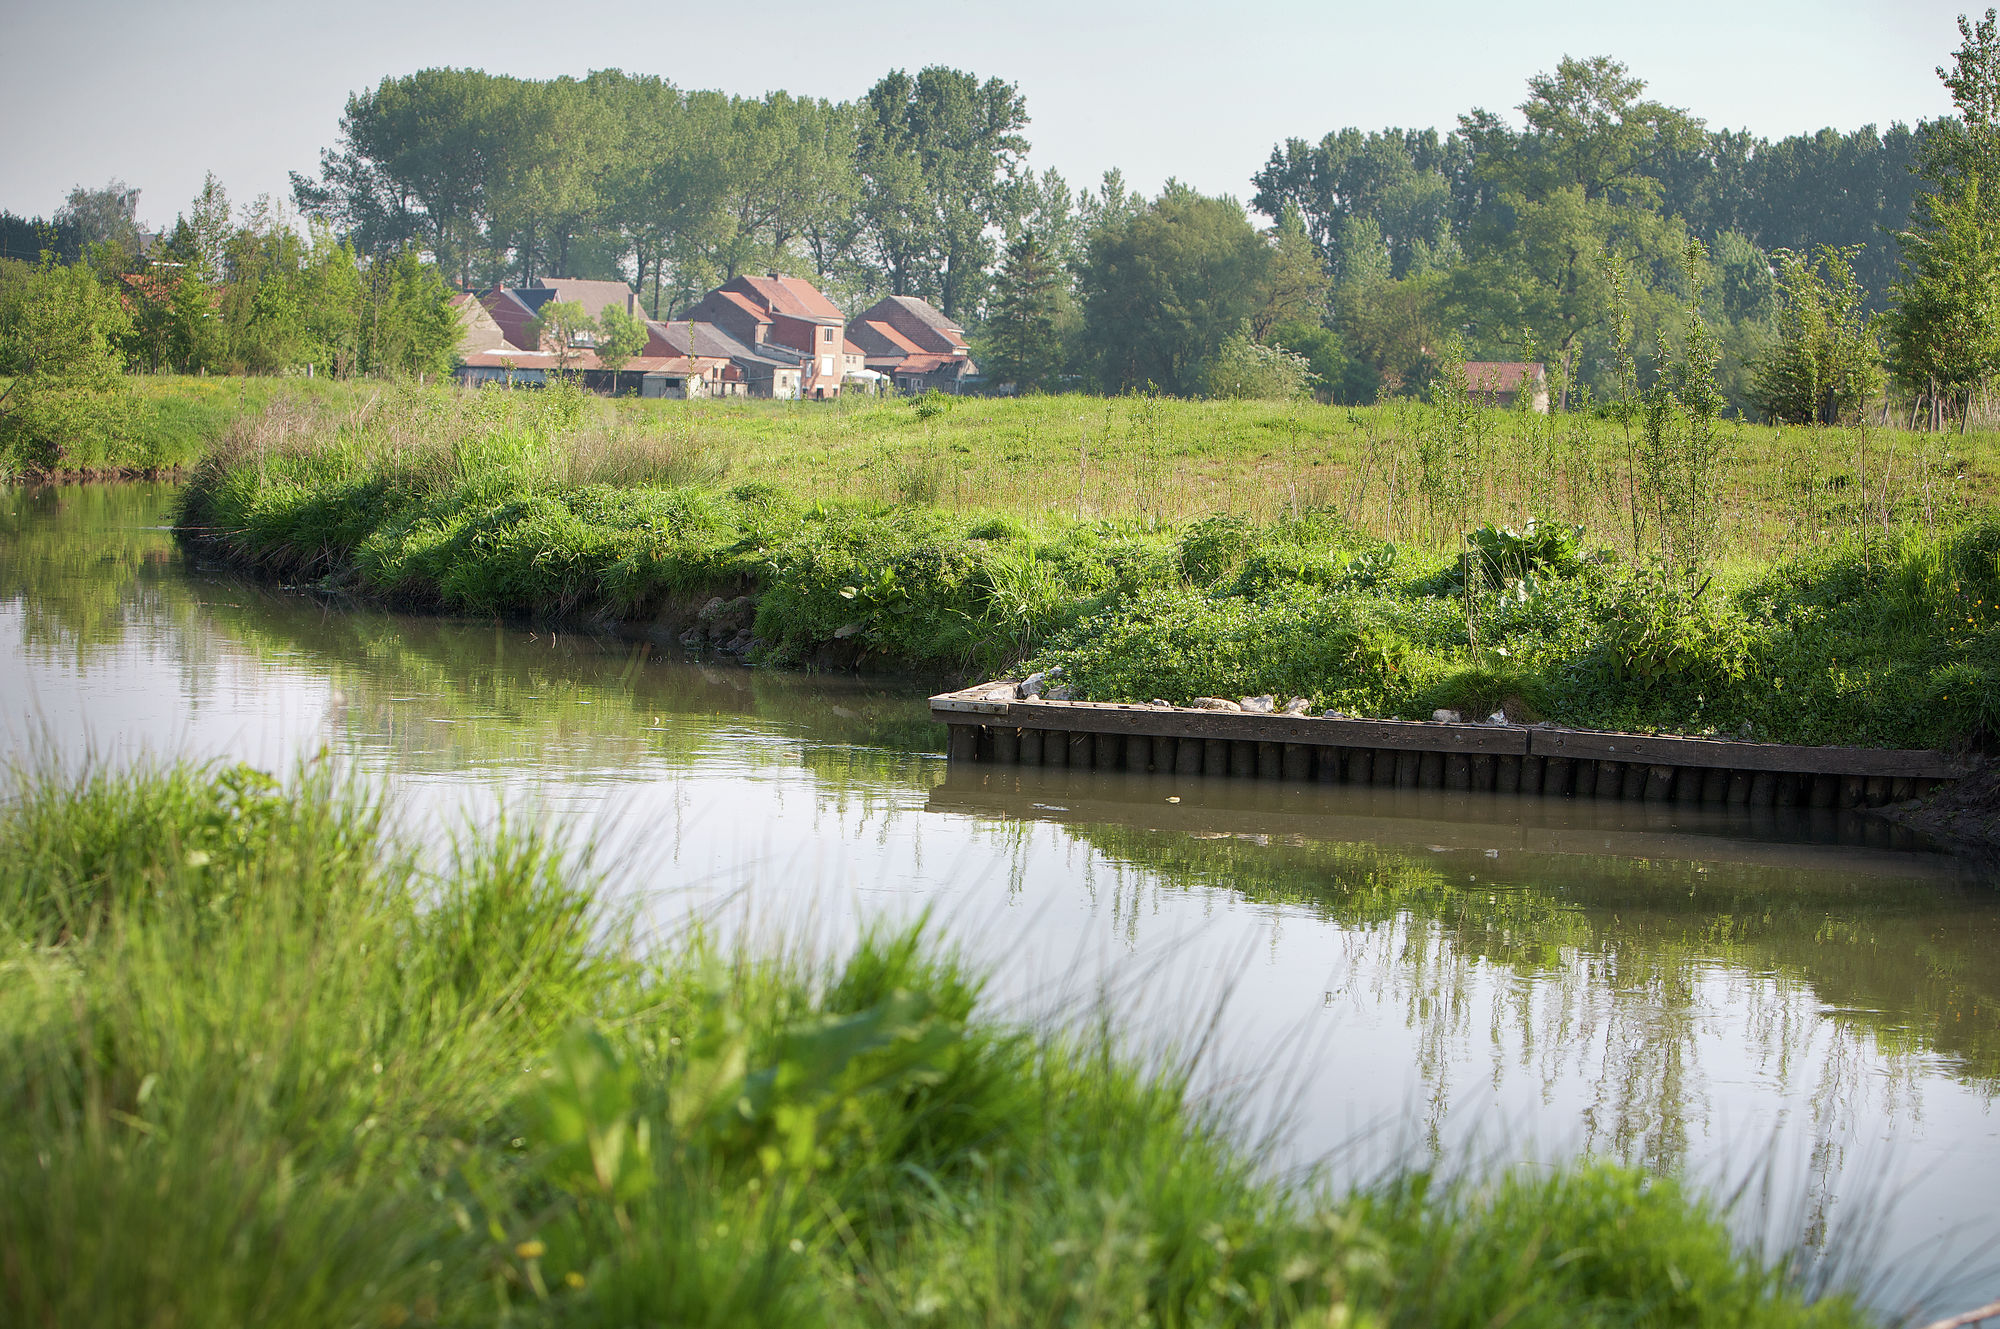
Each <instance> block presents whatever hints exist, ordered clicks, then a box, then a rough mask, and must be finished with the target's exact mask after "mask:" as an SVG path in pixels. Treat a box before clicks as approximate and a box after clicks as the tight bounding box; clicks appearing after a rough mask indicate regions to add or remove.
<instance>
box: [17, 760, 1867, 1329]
mask: <svg viewBox="0 0 2000 1329" xmlns="http://www.w3.org/2000/svg"><path fill="white" fill-rule="evenodd" d="M298 781H299V783H297V784H294V785H293V786H291V787H284V786H281V785H280V784H279V783H278V782H276V781H273V780H271V779H269V778H268V777H265V776H262V775H260V774H258V773H256V772H254V771H250V770H247V769H244V768H193V767H175V768H169V769H156V770H136V771H107V770H98V771H94V772H89V773H85V774H83V775H81V776H77V777H56V776H51V775H43V776H39V777H32V778H26V779H23V780H22V781H21V782H20V783H19V785H18V787H17V788H16V789H15V790H14V791H13V792H12V794H11V795H10V796H9V797H8V799H7V800H6V801H5V802H4V803H0V966H4V969H5V973H6V981H5V982H4V983H0V1316H4V1318H5V1319H6V1320H7V1321H8V1322H10V1323H21V1324H62V1325H73V1326H94V1325H103V1326H112V1325H117V1326H126V1325H133V1324H148V1325H167V1324H195V1323H199V1324H204V1325H216V1326H233V1325H245V1326H248V1325H271V1324H284V1325H287V1326H297V1327H302V1329H303V1327H310V1326H319V1325H325V1326H359V1325H382V1324H446V1325H456V1324H468V1325H469V1324H475V1323H476V1324H486V1325H491V1324H537V1325H539V1324H547V1325H606V1326H611V1325H618V1326H627V1325H632V1324H637V1323H646V1324H654V1323H657V1324H675V1325H716V1326H722V1325H731V1326H735V1325H764V1324H768V1325H774V1326H775V1325H784V1326H800V1325H805V1326H811V1325H960V1324H968V1323H977V1324H985V1325H1014V1324H1020V1325H1027V1324H1035V1325H1070V1324H1074V1325H1101V1324H1111V1323H1131V1324H1163V1325H1190V1326H1192V1325H1280V1324H1311V1325H1322V1326H1323V1325H1332V1324H1342V1325H1354V1326H1359V1325H1381V1326H1389V1325H1425V1326H1456V1325H1465V1326H1473V1325H1489V1324H1491V1323H1493V1322H1494V1321H1495V1319H1496V1317H1498V1318H1500V1319H1502V1320H1505V1321H1506V1322H1508V1323H1514V1324H1522V1325H1605V1324H1631V1325H1655V1326H1669V1325H1690V1326H1692V1325H1704V1326H1731V1325H1743V1326H1749V1325H1778V1326H1783V1325H1823V1326H1838V1325H1851V1324H1860V1323H1865V1322H1867V1321H1866V1317H1864V1316H1863V1315H1862V1314H1861V1313H1859V1312H1858V1311H1857V1310H1855V1309H1854V1307H1853V1305H1852V1304H1851V1303H1850V1302H1849V1301H1848V1300H1847V1299H1846V1298H1844V1297H1841V1296H1834V1297H1831V1298H1828V1299H1825V1300H1819V1301H1808V1300H1807V1298H1806V1297H1805V1296H1804V1294H1803V1293H1801V1292H1800V1291H1799V1290H1797V1289H1796V1288H1795V1287H1793V1286H1792V1285H1791V1284H1790V1282H1789V1279H1788V1274H1787V1270H1788V1268H1792V1267H1793V1266H1791V1265H1790V1264H1789V1262H1788V1261H1787V1260H1785V1259H1783V1258H1779V1259H1777V1260H1776V1261H1775V1262H1773V1263H1771V1264H1763V1263H1760V1262H1759V1261H1757V1260H1756V1259H1754V1258H1751V1257H1748V1256H1745V1255H1743V1254H1740V1253H1739V1252H1737V1251H1736V1250H1734V1249H1733V1248H1732V1246H1731V1243H1730V1240H1729V1238H1728V1236H1727V1234H1726V1233H1725V1231H1724V1229H1723V1227H1722V1225H1721V1223H1720V1222H1719V1221H1718V1219H1717V1217H1716V1215H1715V1213H1714V1211H1713V1210H1712V1209H1710V1208H1709V1207H1708V1206H1707V1205H1706V1204H1705V1203H1704V1202H1703V1201H1701V1200H1700V1199H1699V1198H1698V1197H1696V1196H1694V1195H1692V1194H1691V1193H1689V1192H1688V1191H1686V1190H1685V1189H1684V1188H1682V1187H1681V1186H1680V1185H1678V1184H1676V1183H1675V1182H1673V1181H1672V1180H1670V1179H1661V1178H1653V1179H1650V1180H1649V1179H1646V1178H1643V1177H1642V1176H1641V1175H1640V1174H1638V1173H1635V1172H1632V1171H1628V1170H1626V1169H1623V1168H1619V1167H1615V1166H1610V1165H1606V1164H1598V1163H1591V1162H1584V1163H1580V1164H1577V1165H1575V1166H1573V1167H1570V1168H1568V1169H1565V1170H1561V1171H1558V1172H1556V1173H1554V1174H1547V1173H1543V1174H1535V1175H1530V1174H1518V1175H1508V1176H1500V1177H1494V1178H1491V1179H1490V1180H1488V1181H1486V1182H1483V1183H1458V1184H1449V1185H1448V1184H1446V1183H1444V1182H1442V1181H1439V1180H1437V1179H1435V1178H1433V1177H1428V1176H1425V1175H1405V1176H1401V1177H1397V1178H1393V1179H1390V1180H1387V1181H1385V1182H1383V1183H1381V1184H1379V1185H1376V1186H1374V1187H1371V1188H1369V1189H1367V1190H1365V1191H1358V1192H1347V1193H1336V1192H1333V1191H1331V1190H1328V1189H1327V1188H1325V1187H1322V1186H1319V1185H1316V1184H1314V1183H1312V1182H1310V1181H1292V1182H1280V1181H1276V1180H1272V1179H1271V1178H1270V1175H1269V1170H1268V1168H1267V1167H1265V1166H1264V1162H1265V1160H1263V1159H1262V1158H1260V1156H1259V1155H1258V1154H1257V1152H1256V1151H1255V1150H1253V1149H1249V1148H1246V1147H1245V1146H1244V1144H1243V1143H1242V1142H1241V1141H1239V1140H1238V1138H1237V1136H1236V1132H1235V1131H1234V1129H1233V1128H1232V1124H1231V1121H1230V1120H1229V1118H1228V1117H1227V1115H1226V1114H1224V1113H1221V1112H1218V1111H1215V1110H1205V1109H1202V1108H1199V1107H1194V1106H1190V1105H1189V1103H1188V1102H1187V1099H1186V1093H1185V1090H1186V1080H1185V1076H1184V1073H1183V1072H1180V1071H1176V1070H1173V1069H1168V1070H1165V1071H1156V1072H1141V1071H1139V1070H1137V1069H1136V1068H1135V1067H1134V1065H1133V1064H1132V1063H1130V1062H1128V1061H1127V1060H1126V1059H1125V1058H1124V1057H1123V1056H1122V1055H1121V1054H1120V1053H1119V1052H1118V1050H1117V1049H1116V1048H1115V1046H1113V1045H1112V1043H1111V1042H1110V1041H1108V1039H1107V1038H1105V1037H1104V1036H1102V1035H1097V1034H1091V1033H1087V1032H1086V1033H1060V1032H1056V1031H1053V1030H1046V1029H1034V1028H1018V1027H1010V1026H1006V1025H1002V1024H997V1023H995V1022H993V1021H992V1020H991V1019H990V1018H987V1017H984V1016H982V1015H981V1014H980V1013H979V982H978V979H977V976H976V975H972V974H969V973H967V972H966V971H965V970H964V968H963V967H962V966H960V965H958V964H957V963H955V962H954V961H953V960H952V959H951V958H950V957H949V955H947V954H944V953H942V952H940V951H939V950H938V949H937V948H935V947H934V946H933V945H931V944H929V943H928V942H927V941H926V939H925V938H924V936H923V935H922V934H921V933H901V934H882V935H877V936H874V937H872V938H870V939H868V940H866V941H864V942H863V943H862V944H861V945H860V946H859V948H858V949H857V950H856V951H855V952H854V953H853V954H851V955H849V956H847V957H845V958H844V959H842V960H839V961H838V962H835V963H814V962H809V961H807V960H804V959H801V958H797V957H794V958H792V959H789V960H753V959H748V958H745V957H742V956H737V955H730V954H723V953H718V952H717V951H715V950H714V949H713V948H712V947H708V946H705V945H703V944H702V943H701V941H700V940H699V939H698V938H687V939H683V940H682V941H680V942H679V943H675V944H669V945H667V946H665V947H656V948H654V949H652V950H651V951H648V952H641V951H640V950H638V949H636V948H635V947H634V946H633V945H632V944H631V942H630V938H629V934H628V931H627V929H626V928H625V926H624V925H623V924H622V922H621V920H620V919H619V918H618V917H617V916H615V915H614V914H611V913H609V912H607V910H606V908H605V906H604V905H603V904H602V902H601V901H600V899H599V897H598V896H597V894H596V893H595V888H594V885H593V883H592V880H591V878H590V876H589V874H588V872H587V871H586V870H585V868H584V867H583V866H582V865H581V861H580V858H579V856H577V855H574V854H568V853H565V852H564V851H563V850H562V848H561V846H559V845H557V844H555V843H553V842H552V841H551V840H550V839H548V838H547V837H546V836H545V835H543V834H541V833H539V832H537V831H535V830H533V829H532V828H529V827H524V826H522V825H521V824H519V823H516V824H513V825H511V826H507V827H503V828H500V829H498V830H496V831H494V832H492V833H490V834H486V835H483V836H480V837H476V838H472V839H468V840H466V841H464V842H462V843H461V844H459V845H458V847H457V849H456V852H455V853H453V854H451V855H449V856H448V857H447V858H446V859H445V861H444V862H443V863H442V864H441V865H433V866H429V867H427V866H424V865H423V864H422V863H420V862H419V860H417V859H416V858H415V857H413V856H412V854H411V853H410V852H408V851H407V849H405V848H404V847H403V846H402V845H400V844H399V843H398V842H397V841H396V840H395V838H394V837H393V836H392V835H390V834H388V833H387V832H386V831H385V830H384V826H383V820H382V812H381V808H380V805H379V804H378V803H377V802H375V801H374V800H373V799H372V798H371V797H369V796H368V795H366V794H365V793H357V792H356V791H354V790H352V789H349V788H344V787H342V786H341V785H339V784H338V783H336V782H334V781H332V780H330V779H329V778H328V777H327V776H326V775H325V774H324V773H323V772H322V773H317V774H314V773H307V774H304V775H301V776H300V777H298Z"/></svg>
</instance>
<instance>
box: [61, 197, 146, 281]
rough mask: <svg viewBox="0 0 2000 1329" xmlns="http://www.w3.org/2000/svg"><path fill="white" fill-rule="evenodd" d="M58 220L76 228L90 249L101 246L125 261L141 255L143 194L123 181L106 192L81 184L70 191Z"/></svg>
mask: <svg viewBox="0 0 2000 1329" xmlns="http://www.w3.org/2000/svg"><path fill="white" fill-rule="evenodd" d="M56 221H57V223H58V224H66V225H69V226H73V227H75V228H76V232H77V236H78V239H79V240H80V241H81V242H82V244H83V246H84V247H85V248H86V249H87V248H90V247H92V246H101V247H103V248H105V249H107V250H109V251H111V252H112V253H113V254H115V255H116V256H117V258H118V259H119V260H120V261H123V262H130V261H131V260H132V259H135V258H137V257H138V256H139V191H138V190H136V189H133V188H131V187H130V186H129V185H127V184H126V183H125V182H124V181H123V180H113V181H111V182H110V183H109V184H107V185H105V186H104V188H102V189H85V188H84V187H83V186H82V185H78V186H77V187H76V188H74V189H72V190H70V191H69V198H68V200H67V201H66V202H65V203H64V204H63V207H62V211H60V212H58V213H57V214H56Z"/></svg>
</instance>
